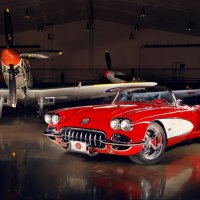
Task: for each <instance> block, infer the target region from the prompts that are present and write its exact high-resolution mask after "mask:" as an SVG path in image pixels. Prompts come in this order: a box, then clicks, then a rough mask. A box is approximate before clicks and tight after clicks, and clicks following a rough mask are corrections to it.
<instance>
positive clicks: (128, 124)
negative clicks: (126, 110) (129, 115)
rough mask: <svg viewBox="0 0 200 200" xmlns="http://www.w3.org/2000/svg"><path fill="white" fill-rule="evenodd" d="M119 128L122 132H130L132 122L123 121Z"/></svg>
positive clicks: (128, 120)
mask: <svg viewBox="0 0 200 200" xmlns="http://www.w3.org/2000/svg"><path fill="white" fill-rule="evenodd" d="M120 127H121V129H122V130H123V131H130V130H132V128H133V122H132V121H131V120H130V119H123V120H122V121H121V124H120Z"/></svg>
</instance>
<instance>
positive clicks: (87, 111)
mask: <svg viewBox="0 0 200 200" xmlns="http://www.w3.org/2000/svg"><path fill="white" fill-rule="evenodd" d="M45 122H46V123H47V124H48V128H47V130H46V131H45V132H44V134H45V135H46V136H47V137H48V138H49V139H50V140H51V141H53V142H55V143H57V144H59V145H61V146H62V147H64V148H65V149H66V150H68V151H73V152H79V153H86V154H88V155H91V156H93V155H96V154H98V153H104V154H114V155H124V156H128V157H129V158H130V160H131V161H133V162H136V163H140V164H154V163H156V162H158V161H159V160H160V159H161V157H162V155H163V154H164V152H165V150H166V148H167V147H169V146H172V145H174V144H177V143H179V142H181V141H184V140H187V139H192V138H196V137H200V106H199V105H195V106H188V105H183V104H182V102H181V100H177V99H176V98H175V95H174V94H173V93H172V92H171V91H170V90H169V89H168V88H166V87H161V86H153V87H137V88H135V87H131V88H130V87H128V88H123V89H121V90H119V92H118V93H117V95H116V96H115V97H114V100H113V101H112V103H109V104H103V105H91V106H82V107H74V108H66V109H60V110H54V111H50V112H49V113H47V114H46V115H45Z"/></svg>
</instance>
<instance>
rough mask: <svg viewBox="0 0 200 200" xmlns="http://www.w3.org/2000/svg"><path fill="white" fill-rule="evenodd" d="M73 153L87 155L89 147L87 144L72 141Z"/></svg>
mask: <svg viewBox="0 0 200 200" xmlns="http://www.w3.org/2000/svg"><path fill="white" fill-rule="evenodd" d="M70 147H71V151H76V152H81V153H87V147H86V143H85V142H79V141H70Z"/></svg>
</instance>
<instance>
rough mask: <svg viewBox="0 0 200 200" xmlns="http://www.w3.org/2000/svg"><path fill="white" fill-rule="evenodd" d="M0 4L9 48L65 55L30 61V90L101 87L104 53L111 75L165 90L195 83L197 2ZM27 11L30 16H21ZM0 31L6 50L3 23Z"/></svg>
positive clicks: (197, 63)
mask: <svg viewBox="0 0 200 200" xmlns="http://www.w3.org/2000/svg"><path fill="white" fill-rule="evenodd" d="M0 6H1V8H2V10H1V15H2V19H3V9H4V8H5V7H9V8H10V9H11V14H12V17H13V31H14V44H20V43H25V44H30V43H32V44H39V45H40V46H41V49H61V50H62V51H63V55H62V56H60V57H56V58H53V59H48V60H42V61H38V60H31V66H32V72H33V74H34V79H35V80H34V81H35V84H36V83H40V85H41V83H51V84H52V83H54V84H59V83H61V82H62V84H63V83H64V84H65V85H68V84H69V85H70V84H77V83H78V82H80V81H81V82H83V83H99V82H103V81H104V82H105V81H106V80H105V79H104V78H103V74H104V72H105V70H106V63H105V56H104V53H105V51H106V50H107V51H109V52H110V54H111V60H112V69H113V70H117V71H122V72H124V73H127V74H130V75H132V76H133V77H135V78H136V79H141V80H147V81H157V82H159V83H161V84H165V85H166V84H168V85H170V83H172V82H173V84H171V85H170V86H173V85H174V83H176V84H177V83H179V84H180V83H183V84H197V85H198V81H199V76H198V74H199V73H198V72H199V54H198V53H199V45H198V44H199V43H200V42H199V34H200V33H199V21H198V18H199V17H198V15H199V10H198V9H199V3H198V2H196V1H192V2H190V3H189V2H188V1H167V2H166V1H156V0H154V1H145V0H144V1H136V0H135V1H134V0H132V1H128V0H123V1H119V0H118V1H114V0H113V1H103V0H95V1H94V2H93V3H92V6H90V3H89V1H83V0H77V1H64V0H63V1H62V0H60V1H39V0H35V1H31V0H27V1H17V2H15V1H5V2H1V5H0ZM27 9H28V15H29V18H25V17H24V15H25V14H26V11H27ZM142 12H144V16H143V15H142ZM141 15H142V16H143V17H142V16H141ZM88 24H89V25H90V26H91V27H89V26H88ZM0 27H1V37H0V41H1V44H4V43H5V39H4V35H3V30H4V27H3V20H1V22H0ZM145 45H146V46H147V45H154V46H153V47H152V48H147V47H146V46H145ZM157 45H164V46H163V47H162V48H157V47H158V46H157ZM170 45H171V46H170ZM19 50H21V49H19ZM152 71H153V76H152V73H151V72H152Z"/></svg>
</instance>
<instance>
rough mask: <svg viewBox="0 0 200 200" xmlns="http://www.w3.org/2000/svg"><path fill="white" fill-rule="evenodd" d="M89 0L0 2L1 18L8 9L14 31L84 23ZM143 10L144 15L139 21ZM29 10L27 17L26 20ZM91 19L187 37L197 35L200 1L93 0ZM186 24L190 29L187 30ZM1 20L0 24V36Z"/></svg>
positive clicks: (199, 20)
mask: <svg viewBox="0 0 200 200" xmlns="http://www.w3.org/2000/svg"><path fill="white" fill-rule="evenodd" d="M88 1H89V0H17V1H16V0H5V1H0V16H1V19H3V13H4V9H5V8H7V7H8V8H10V10H11V12H12V17H13V24H14V31H15V32H18V31H25V30H29V29H37V27H38V26H39V25H40V24H49V23H52V24H54V25H57V24H62V23H70V22H75V21H79V20H87V17H88V15H87V5H88ZM142 7H144V8H145V13H146V14H147V16H146V17H145V18H141V16H140V14H141V11H142ZM26 8H28V10H29V14H30V18H29V19H25V17H24V15H25V10H26ZM93 11H94V18H95V19H97V20H104V21H108V22H114V23H120V24H127V25H132V26H133V29H134V26H135V24H137V25H138V26H139V27H140V28H150V29H156V30H164V31H170V32H177V33H183V34H190V35H197V36H198V35H200V1H197V0H193V1H188V0H167V1H166V0H93ZM188 25H189V26H190V27H191V28H192V30H190V31H188V30H186V28H187V27H188ZM2 33H3V20H1V21H0V34H2Z"/></svg>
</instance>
